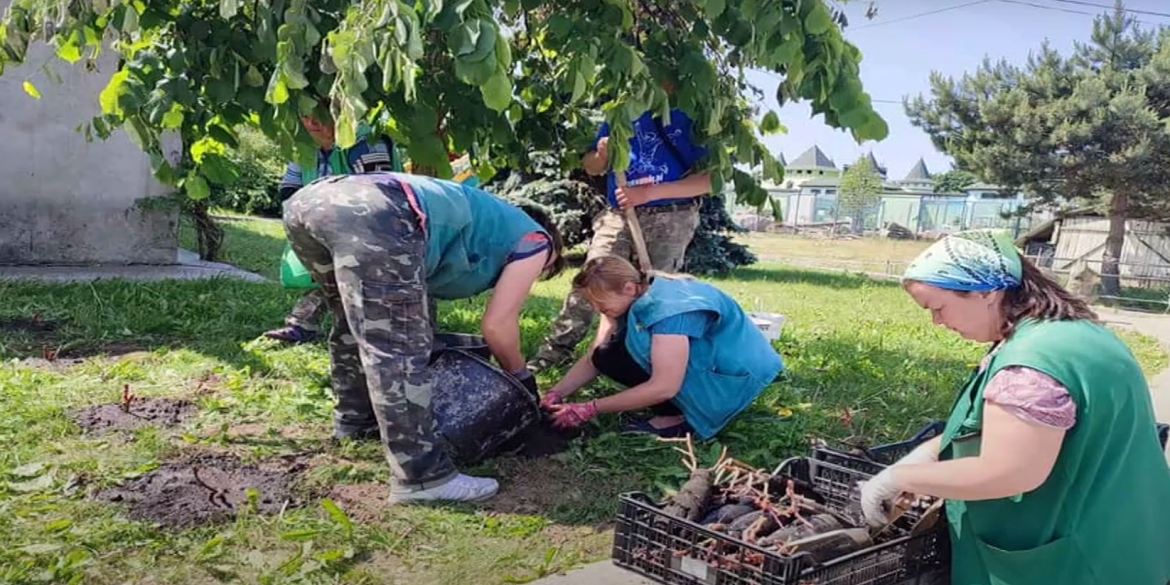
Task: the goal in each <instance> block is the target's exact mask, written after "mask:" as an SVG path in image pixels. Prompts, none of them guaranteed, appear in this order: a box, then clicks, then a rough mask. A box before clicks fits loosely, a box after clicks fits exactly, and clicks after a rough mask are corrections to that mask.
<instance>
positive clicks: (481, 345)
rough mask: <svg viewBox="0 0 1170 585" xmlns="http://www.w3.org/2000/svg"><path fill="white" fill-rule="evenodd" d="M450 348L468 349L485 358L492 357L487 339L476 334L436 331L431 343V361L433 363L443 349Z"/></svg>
mask: <svg viewBox="0 0 1170 585" xmlns="http://www.w3.org/2000/svg"><path fill="white" fill-rule="evenodd" d="M452 348H457V349H462V350H466V351H470V352H471V353H474V354H475V355H478V356H479V357H481V358H483V359H485V360H490V359H492V350H491V349H490V348H489V347H488V344H487V341H485V340H484V338H482V337H480V336H478V335H471V334H470V333H436V334H435V338H434V341H433V342H432V343H431V362H432V363H434V361H435V360H436V359H438V357H439V356H440V355H442V354H443V351H444V350H446V349H452Z"/></svg>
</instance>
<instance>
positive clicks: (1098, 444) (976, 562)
mask: <svg viewBox="0 0 1170 585" xmlns="http://www.w3.org/2000/svg"><path fill="white" fill-rule="evenodd" d="M903 284H904V287H905V289H906V291H907V292H908V293H909V294H910V296H911V297H913V299H914V301H915V302H917V303H918V304H919V305H920V306H921V307H922V308H924V309H926V310H928V311H930V312H931V315H932V316H933V318H934V322H935V323H936V324H938V325H942V326H945V327H947V328H948V329H950V330H952V331H954V332H955V333H957V334H959V335H960V336H962V337H964V338H966V339H969V340H971V341H975V342H977V343H986V344H990V349H989V351H988V353H987V355H986V357H984V358H983V360H982V362H981V363H980V364H979V365H978V366H977V367H976V368H975V371H974V372H973V373H972V374H971V377H970V379H969V380H968V381H967V383H966V384H965V385H964V386H963V388H962V389H961V390H960V392H959V396H958V398H957V399H956V401H955V405H954V408H953V410H952V412H951V415H950V419H949V421H948V422H947V426H946V430H945V431H944V432H943V434H942V435H941V436H940V437H939V438H937V439H935V440H932V441H929V442H927V443H925V444H923V445H922V446H920V447H919V448H917V449H916V450H915V451H914V452H912V453H911V454H910V455H908V456H906V457H905V458H903V459H902V460H900V461H898V462H897V463H895V464H894V465H892V466H890V467H888V468H886V469H885V470H884V471H882V472H881V473H879V474H878V475H877V476H875V477H874V478H873V479H872V480H870V481H869V482H867V483H866V484H865V485H864V486H863V488H862V508H863V510H864V512H865V515H866V518H867V520H868V521H869V522H870V524H872V525H874V526H880V525H883V524H884V523H885V522H886V511H887V510H888V509H889V503H890V502H891V501H892V500H894V499H896V498H897V497H899V496H900V495H902V494H903V493H910V494H919V495H925V496H934V497H938V498H942V499H944V500H945V501H946V505H945V511H946V517H947V520H948V521H949V527H950V535H951V544H952V553H953V554H952V556H953V560H952V570H951V574H952V579H951V583H952V584H953V585H1048V584H1052V585H1057V584H1059V585H1121V584H1125V585H1166V584H1167V583H1168V582H1170V468H1168V467H1167V465H1166V459H1165V456H1164V454H1163V452H1162V450H1161V448H1160V446H1159V443H1158V437H1157V431H1156V429H1155V427H1156V423H1155V420H1154V410H1153V405H1152V401H1151V398H1150V390H1149V388H1148V387H1147V385H1146V379H1145V377H1144V376H1143V375H1142V371H1141V368H1140V367H1139V366H1138V363H1137V361H1136V360H1135V359H1134V356H1133V354H1132V353H1130V350H1129V349H1128V348H1127V347H1126V345H1125V344H1124V343H1123V342H1122V341H1121V340H1120V339H1118V337H1117V336H1115V335H1114V334H1113V333H1112V332H1110V331H1109V330H1108V329H1106V328H1105V327H1104V326H1102V325H1101V324H1100V323H1099V322H1098V321H1097V318H1096V315H1095V314H1094V313H1093V311H1092V310H1090V309H1089V307H1088V305H1086V304H1085V303H1084V302H1083V301H1081V300H1079V299H1076V298H1074V297H1073V296H1072V295H1070V294H1069V293H1068V292H1066V291H1065V290H1064V289H1062V288H1061V287H1060V286H1059V285H1057V284H1056V283H1055V282H1053V281H1051V280H1049V279H1048V278H1047V277H1045V276H1044V275H1043V274H1042V273H1041V272H1040V271H1039V270H1038V269H1037V268H1035V267H1034V266H1033V265H1032V264H1030V263H1029V262H1028V261H1027V260H1025V259H1023V258H1021V256H1020V254H1019V252H1018V251H1017V250H1016V248H1015V246H1014V245H1013V244H1012V242H1011V240H1010V239H1009V238H1008V237H1007V236H1006V235H1004V234H1002V233H996V232H990V231H972V232H965V233H959V234H955V235H952V236H948V237H946V238H944V239H943V240H941V241H939V242H937V243H935V244H934V245H932V246H931V247H930V248H929V249H927V250H926V251H925V252H923V253H922V255H920V256H919V257H918V258H917V259H916V260H915V261H914V262H913V263H912V264H911V265H910V267H909V268H907V270H906V273H905V275H904V277H903Z"/></svg>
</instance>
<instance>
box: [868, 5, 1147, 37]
mask: <svg viewBox="0 0 1170 585" xmlns="http://www.w3.org/2000/svg"><path fill="white" fill-rule="evenodd" d="M1050 1H1052V2H1060V3H1062V4H1071V5H1075V6H1090V7H1094V8H1104V9H1112V8H1113V7H1112V6H1109V5H1107V4H1099V3H1096V2H1088V1H1087V0H1050ZM990 2H1001V3H1003V4H1016V5H1019V6H1028V7H1030V8H1039V9H1041V10H1052V11H1055V12H1066V13H1069V14H1081V15H1085V16H1094V17H1095V16H1099V15H1100V14H1101V13H1100V12H1086V11H1084V10H1073V9H1071V8H1063V7H1060V6H1050V5H1046V4H1037V3H1035V2H1027V1H1026V0H975V1H974V2H967V3H964V4H956V5H954V6H947V7H945V8H938V9H936V10H928V11H926V12H919V13H916V14H910V15H907V16H903V17H900V18H895V19H892V20H883V21H880V22H874V23H870V24H863V25H861V26H851V27H848V29H847V30H850V31H854V30H865V29H867V28H873V27H875V26H885V25H887V24H897V23H900V22H906V21H908V20H914V19H917V18H922V17H925V16H933V15H935V14H942V13H944V12H950V11H952V10H958V9H960V8H968V7H971V6H978V5H980V4H988V3H990ZM1122 10H1124V11H1125V12H1129V13H1133V14H1145V15H1149V16H1160V17H1163V18H1170V13H1167V12H1157V11H1154V10H1140V9H1137V8H1123V9H1122ZM1135 20H1136V21H1137V22H1139V23H1141V24H1150V25H1154V24H1158V23H1151V22H1143V21H1141V20H1137V19H1135Z"/></svg>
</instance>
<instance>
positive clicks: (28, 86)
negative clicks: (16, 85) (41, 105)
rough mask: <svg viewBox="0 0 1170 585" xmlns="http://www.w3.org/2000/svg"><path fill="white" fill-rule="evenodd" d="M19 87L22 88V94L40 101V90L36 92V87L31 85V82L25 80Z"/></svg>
mask: <svg viewBox="0 0 1170 585" xmlns="http://www.w3.org/2000/svg"><path fill="white" fill-rule="evenodd" d="M21 87H23V88H24V93H27V94H28V95H30V96H32V97H33V99H38V100H39V99H41V92H40V90H38V89H37V86H35V85H33V84H32V82H31V81H28V80H25V82H24V83H23V84H21Z"/></svg>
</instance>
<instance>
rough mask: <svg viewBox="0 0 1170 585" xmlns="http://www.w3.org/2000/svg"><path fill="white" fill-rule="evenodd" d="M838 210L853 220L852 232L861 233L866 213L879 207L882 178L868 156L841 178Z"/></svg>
mask: <svg viewBox="0 0 1170 585" xmlns="http://www.w3.org/2000/svg"><path fill="white" fill-rule="evenodd" d="M837 198H838V204H837V209H838V210H839V211H843V212H845V213H848V214H850V216H851V217H852V218H853V225H852V231H853V233H860V232H861V230H862V227H863V226H864V220H865V211H866V210H867V209H869V208H870V207H873V206H874V205H877V204H878V202H879V201H881V198H882V178H881V176H880V175H878V173H877V169H875V168H874V167H873V163H872V162H870V159H869V157H868V156H862V157H861V158H858V159H857V162H855V163H853V164H852V165H850V167H849V168H848V169H846V170H845V173H844V174H843V175H842V176H841V186H840V188H839V189H838V195H837Z"/></svg>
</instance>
